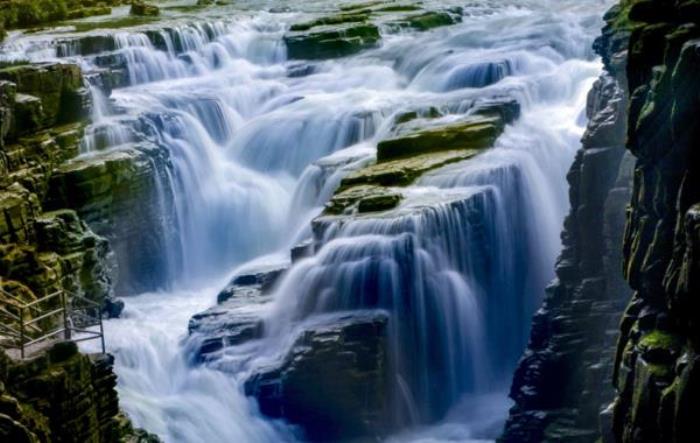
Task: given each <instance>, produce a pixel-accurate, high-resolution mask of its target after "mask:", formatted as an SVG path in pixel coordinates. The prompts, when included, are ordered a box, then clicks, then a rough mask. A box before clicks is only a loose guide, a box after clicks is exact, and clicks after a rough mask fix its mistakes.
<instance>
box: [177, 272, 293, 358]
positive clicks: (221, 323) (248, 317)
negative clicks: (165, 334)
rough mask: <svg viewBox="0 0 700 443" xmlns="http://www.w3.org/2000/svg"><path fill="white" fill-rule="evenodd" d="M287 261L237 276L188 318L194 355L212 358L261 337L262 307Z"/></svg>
mask: <svg viewBox="0 0 700 443" xmlns="http://www.w3.org/2000/svg"><path fill="white" fill-rule="evenodd" d="M287 268H288V265H285V264H280V265H274V266H264V267H262V268H258V269H254V270H251V272H248V273H244V274H241V275H238V276H236V277H235V278H233V280H231V282H230V283H229V284H228V285H226V287H225V288H224V289H223V290H222V291H221V292H220V293H219V295H218V297H217V302H218V304H217V305H216V306H213V307H211V308H209V309H207V310H206V311H203V312H200V313H197V314H195V315H193V316H192V318H191V319H190V322H189V325H188V330H189V333H190V335H194V336H196V338H197V339H196V340H195V341H194V342H193V343H192V344H191V348H192V351H193V355H194V359H195V360H196V361H199V362H202V361H207V360H215V359H216V358H217V352H218V351H221V350H223V349H225V348H227V347H230V346H236V345H240V344H242V343H244V342H246V341H249V340H253V339H256V338H261V337H262V336H263V333H264V324H263V310H264V309H265V305H267V304H268V303H269V302H270V301H272V290H273V288H274V287H275V285H276V283H277V282H278V281H279V279H280V278H281V277H282V276H283V275H284V273H285V271H286V270H287Z"/></svg>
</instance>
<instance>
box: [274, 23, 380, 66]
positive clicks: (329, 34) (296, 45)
mask: <svg viewBox="0 0 700 443" xmlns="http://www.w3.org/2000/svg"><path fill="white" fill-rule="evenodd" d="M379 40H380V35H379V29H378V28H377V26H376V25H373V24H371V23H357V24H346V25H344V26H322V27H316V28H313V29H312V30H311V31H309V32H306V31H299V32H290V33H288V34H286V35H285V36H284V42H285V44H286V45H287V55H288V57H289V58H290V59H309V60H315V59H327V58H337V57H345V56H348V55H352V54H355V53H357V52H360V51H362V50H364V49H367V48H371V47H374V46H376V45H377V43H378V42H379Z"/></svg>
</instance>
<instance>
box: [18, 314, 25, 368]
mask: <svg viewBox="0 0 700 443" xmlns="http://www.w3.org/2000/svg"><path fill="white" fill-rule="evenodd" d="M19 354H20V356H21V357H22V360H24V306H20V308H19Z"/></svg>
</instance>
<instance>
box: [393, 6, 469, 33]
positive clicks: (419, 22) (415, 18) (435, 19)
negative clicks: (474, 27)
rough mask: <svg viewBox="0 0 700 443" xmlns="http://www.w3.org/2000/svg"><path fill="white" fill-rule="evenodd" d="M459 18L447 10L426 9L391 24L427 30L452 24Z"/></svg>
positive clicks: (458, 20) (459, 18) (459, 19)
mask: <svg viewBox="0 0 700 443" xmlns="http://www.w3.org/2000/svg"><path fill="white" fill-rule="evenodd" d="M461 20H462V19H461V17H459V16H457V15H453V14H450V13H448V12H444V11H428V12H424V13H421V14H415V15H410V16H407V17H404V18H401V19H399V20H396V21H394V22H392V24H393V25H394V26H398V27H401V28H412V29H415V30H418V31H427V30H429V29H434V28H438V27H441V26H449V25H454V24H455V23H459V22H460V21H461Z"/></svg>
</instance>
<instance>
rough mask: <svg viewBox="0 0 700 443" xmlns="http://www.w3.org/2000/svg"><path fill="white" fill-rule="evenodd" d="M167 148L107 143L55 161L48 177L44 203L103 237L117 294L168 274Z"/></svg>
mask: <svg viewBox="0 0 700 443" xmlns="http://www.w3.org/2000/svg"><path fill="white" fill-rule="evenodd" d="M169 168H170V160H169V155H168V151H167V150H166V149H163V148H161V147H159V146H156V145H154V144H151V143H148V142H142V143H138V144H129V145H123V146H118V147H113V148H112V149H110V150H107V151H100V152H96V153H95V154H93V155H89V156H85V157H79V158H75V159H72V160H69V161H67V162H64V163H63V164H61V165H60V166H59V167H58V168H56V170H55V171H54V173H53V174H52V176H51V179H50V183H49V193H48V196H47V207H49V208H61V207H69V208H73V209H75V210H76V211H77V213H78V214H79V215H80V217H81V218H82V219H84V220H85V221H86V222H87V223H88V224H89V225H90V227H91V228H92V229H93V230H94V231H95V232H96V233H98V234H99V235H102V236H104V237H106V238H107V239H109V241H110V244H111V246H112V249H113V250H114V251H115V254H116V257H117V262H118V270H119V273H118V279H117V285H116V289H117V291H118V292H119V293H125V294H130V293H136V292H143V291H147V290H154V289H157V288H159V287H161V286H162V285H163V282H164V281H165V279H167V278H168V272H167V271H168V264H167V259H168V254H167V253H165V251H167V245H168V244H169V242H170V244H174V243H175V240H173V238H172V235H174V233H175V220H174V217H175V215H174V212H173V211H174V205H173V204H172V198H173V195H172V193H171V191H172V190H171V189H170V188H169V187H168V186H166V185H165V184H166V183H168V176H167V174H168V169H169Z"/></svg>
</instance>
